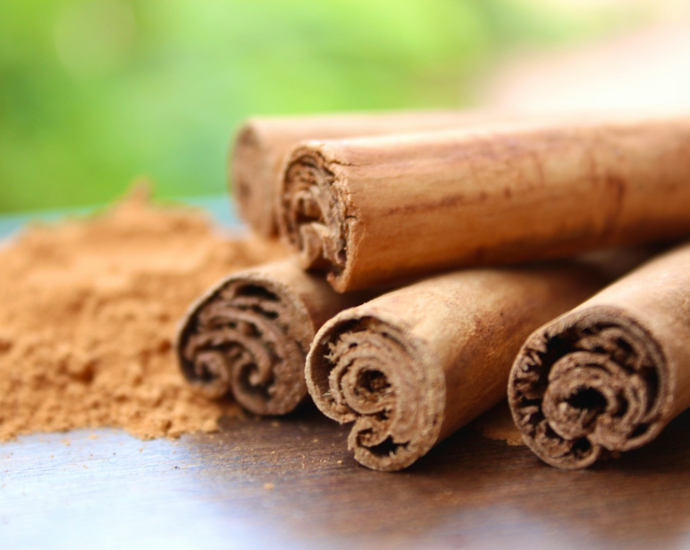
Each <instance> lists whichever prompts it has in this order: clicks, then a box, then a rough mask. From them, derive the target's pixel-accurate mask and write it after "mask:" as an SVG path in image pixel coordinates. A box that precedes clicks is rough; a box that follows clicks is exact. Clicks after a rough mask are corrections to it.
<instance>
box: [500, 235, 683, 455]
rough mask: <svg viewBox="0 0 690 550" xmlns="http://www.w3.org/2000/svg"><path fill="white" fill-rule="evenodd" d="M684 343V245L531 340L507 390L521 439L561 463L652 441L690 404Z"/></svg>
mask: <svg viewBox="0 0 690 550" xmlns="http://www.w3.org/2000/svg"><path fill="white" fill-rule="evenodd" d="M688 341H690V246H688V245H684V246H682V247H679V248H677V249H675V250H674V251H671V252H669V253H666V254H663V255H661V256H659V257H657V258H656V259H653V260H651V261H650V262H648V263H647V264H645V265H643V266H642V267H640V268H638V269H637V270H635V271H633V272H632V273H630V274H629V275H627V276H625V277H623V278H622V279H620V280H619V281H617V282H615V283H613V284H612V285H611V286H609V287H607V288H605V289H604V290H602V291H601V292H600V293H598V294H597V295H596V296H594V297H592V298H591V299H589V300H587V301H586V302H585V303H583V304H582V305H580V306H579V307H577V308H575V309H574V310H573V311H571V312H569V313H566V314H565V315H563V316H562V317H560V318H558V319H556V320H555V321H553V322H551V323H549V324H547V325H546V326H544V327H542V328H540V329H538V330H537V331H536V332H535V333H534V334H532V335H531V336H530V337H529V338H528V339H527V341H526V342H525V344H524V345H523V347H522V349H521V351H520V353H519V354H518V356H517V359H516V361H515V364H514V366H513V368H512V371H511V374H510V384H509V389H508V401H509V404H510V407H511V411H512V414H513V418H514V419H515V422H516V424H517V426H518V428H519V429H520V431H521V432H522V436H523V439H524V440H525V443H526V444H527V445H528V446H529V447H530V448H531V449H532V450H533V451H534V452H535V453H536V454H537V456H538V457H539V458H541V459H542V460H543V461H544V462H546V463H547V464H550V465H552V466H556V467H558V468H564V469H576V468H585V467H587V466H589V465H591V464H593V463H594V462H596V461H597V460H598V459H599V458H602V457H604V456H607V455H614V456H615V455H617V454H618V453H619V452H620V451H627V450H629V449H635V448H637V447H640V446H642V445H645V444H647V443H649V442H650V441H651V440H653V439H654V438H655V437H656V436H657V435H658V434H659V432H661V430H662V429H663V428H664V427H665V426H666V424H668V423H669V421H670V420H671V419H672V418H674V417H675V416H676V415H677V414H678V413H680V412H681V411H683V410H685V409H686V408H688V407H689V406H690V346H688Z"/></svg>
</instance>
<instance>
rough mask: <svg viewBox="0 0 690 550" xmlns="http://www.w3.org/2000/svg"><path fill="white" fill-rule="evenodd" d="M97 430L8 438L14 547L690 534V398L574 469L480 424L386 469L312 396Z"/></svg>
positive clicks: (472, 542)
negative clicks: (155, 431)
mask: <svg viewBox="0 0 690 550" xmlns="http://www.w3.org/2000/svg"><path fill="white" fill-rule="evenodd" d="M95 435H96V436H97V439H91V437H92V432H90V431H80V432H76V433H70V434H58V435H43V436H41V435H37V436H31V437H24V438H22V439H21V440H20V441H18V442H14V443H6V444H3V445H2V446H0V476H1V481H0V540H1V541H2V547H3V548H13V549H21V548H43V547H51V548H58V549H59V548H69V549H70V550H74V549H75V548H125V547H126V548H131V549H136V548H153V547H164V548H166V549H169V548H190V547H194V548H202V547H203V548H235V547H240V548H265V547H269V546H270V547H279V548H324V547H328V548H352V547H353V546H357V547H359V548H449V547H450V548H458V547H462V548H493V547H510V548H530V549H541V548H566V549H569V548H572V549H576V548H582V547H583V546H585V545H586V546H587V547H588V548H649V547H652V546H658V545H664V546H673V547H674V548H690V415H688V414H683V415H681V416H680V417H678V418H677V419H676V420H675V421H674V422H672V423H671V424H670V425H669V426H668V429H667V430H666V431H664V433H662V434H661V436H660V437H659V438H658V439H657V440H656V441H654V442H653V443H652V444H650V445H649V446H648V447H645V448H644V449H640V450H637V451H631V452H630V453H628V454H626V455H625V456H623V457H622V458H621V459H620V460H618V461H612V462H606V463H602V464H600V465H597V466H596V467H594V468H593V469H591V470H587V471H578V472H563V471H559V470H556V469H554V468H550V467H548V466H545V465H543V464H542V463H541V462H540V461H539V460H538V459H537V458H536V457H534V455H533V454H532V453H531V452H530V451H529V450H528V449H527V448H524V447H508V446H507V445H506V444H505V443H502V442H497V441H492V440H487V439H484V438H482V437H481V436H480V435H478V434H476V433H475V432H473V431H472V430H471V429H464V430H462V431H460V432H458V433H457V434H455V435H454V436H452V437H451V438H449V439H447V440H446V441H445V442H444V443H442V444H441V445H439V446H438V447H436V448H435V449H433V450H432V451H431V452H430V453H429V454H428V455H426V456H425V457H424V458H422V459H421V460H420V461H419V462H417V463H416V464H415V465H413V466H412V467H411V468H410V469H408V470H406V471H405V472H402V473H396V474H390V473H381V472H374V471H370V470H367V469H365V468H362V467H361V466H358V465H357V464H356V463H355V462H354V460H353V459H352V458H351V457H350V456H349V454H348V453H347V451H346V450H345V440H346V438H347V430H346V429H345V428H342V427H339V426H337V425H335V424H334V423H333V422H332V421H330V420H327V419H325V418H323V417H321V416H320V415H319V414H317V413H316V411H314V410H313V409H310V408H307V409H302V410H300V411H299V413H298V414H294V415H292V416H290V417H286V418H283V419H281V420H280V421H273V422H272V421H267V420H255V419H252V418H246V419H234V420H232V421H228V422H227V423H226V425H225V426H224V429H223V431H222V432H221V433H219V434H216V435H198V436H186V437H183V438H182V439H181V440H180V441H179V442H175V441H168V440H156V441H151V442H146V443H142V442H141V441H138V440H135V439H133V438H131V437H129V436H127V435H125V434H123V433H122V432H119V431H110V430H99V431H98V432H95ZM63 441H64V442H69V445H66V444H64V443H63Z"/></svg>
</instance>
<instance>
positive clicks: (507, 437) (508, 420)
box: [470, 401, 525, 447]
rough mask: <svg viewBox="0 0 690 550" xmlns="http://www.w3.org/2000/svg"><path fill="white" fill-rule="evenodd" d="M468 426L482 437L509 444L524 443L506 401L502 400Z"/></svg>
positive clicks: (517, 444)
mask: <svg viewBox="0 0 690 550" xmlns="http://www.w3.org/2000/svg"><path fill="white" fill-rule="evenodd" d="M470 427H471V428H472V429H473V430H475V431H477V432H479V433H480V434H482V435H483V436H484V437H488V438H489V439H494V440H497V441H505V442H506V443H507V444H508V445H510V446H515V447H517V446H519V445H524V444H525V442H524V441H523V440H522V434H521V433H520V430H518V428H517V426H516V425H515V422H514V421H513V417H512V415H511V414H510V409H509V408H508V403H507V402H506V401H502V402H501V403H499V404H498V405H496V406H495V407H494V408H493V409H490V410H489V411H487V412H485V413H484V414H483V415H481V416H480V417H479V418H477V419H476V420H475V421H474V422H472V424H470Z"/></svg>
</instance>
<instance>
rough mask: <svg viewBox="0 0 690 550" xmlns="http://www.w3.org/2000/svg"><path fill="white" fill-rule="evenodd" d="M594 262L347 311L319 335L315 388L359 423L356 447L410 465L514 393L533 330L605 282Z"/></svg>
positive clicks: (475, 279) (311, 376) (442, 280)
mask: <svg viewBox="0 0 690 550" xmlns="http://www.w3.org/2000/svg"><path fill="white" fill-rule="evenodd" d="M603 273H604V272H603V271H602V270H600V269H599V267H598V265H597V264H596V263H595V264H587V265H586V264H584V263H583V264H575V263H567V264H561V265H545V266H540V267H530V268H511V269H508V268H505V269H501V268H496V269H478V270H471V271H461V272H455V273H451V274H446V275H440V276H436V277H433V278H430V279H426V280H424V281H421V282H419V283H416V284H413V285H410V286H407V287H404V288H401V289H398V290H395V291H393V292H390V293H388V294H384V295H382V296H380V297H378V298H375V299H374V300H372V301H370V302H368V303H366V304H363V305H361V306H358V307H355V308H352V309H349V310H345V311H343V312H342V313H339V314H338V315H336V316H335V317H334V318H333V319H332V320H330V321H328V322H327V323H326V324H325V325H324V326H323V327H322V328H321V329H320V330H319V332H318V333H317V335H316V337H315V339H314V342H313V344H312V347H311V350H310V352H309V355H308V357H307V367H306V378H307V386H308V388H309V393H310V394H311V396H312V398H313V399H314V402H315V403H316V405H317V406H318V407H319V409H320V410H321V411H322V412H323V413H324V414H326V416H328V417H330V418H332V419H334V420H337V421H338V422H340V423H349V422H354V426H353V428H352V431H351V433H350V436H349V438H348V447H349V449H350V450H351V451H353V452H354V457H355V459H356V460H357V461H358V462H360V463H361V464H363V465H364V466H367V467H369V468H373V469H376V470H400V469H402V468H405V467H407V466H409V465H410V464H412V463H413V462H415V461H416V460H417V459H418V458H419V457H421V456H423V455H424V454H426V453H427V452H428V451H429V450H430V449H431V448H432V447H433V446H434V445H435V444H436V443H438V442H439V441H440V440H442V439H443V438H445V437H446V436H448V435H449V434H451V433H453V432H454V431H456V430H458V429H459V428H460V427H462V426H464V425H465V424H466V423H468V422H469V421H470V420H472V419H473V418H475V417H477V416H479V415H480V414H481V413H482V412H484V411H486V410H488V409H489V408H490V407H492V406H493V405H495V404H496V403H497V402H498V401H499V400H501V399H502V398H504V397H505V394H506V386H507V382H508V373H509V371H510V367H511V364H512V361H513V359H514V357H515V354H516V353H517V351H518V349H519V347H520V344H521V342H522V341H523V340H524V338H525V336H526V335H527V334H529V333H530V331H532V330H534V327H536V326H539V325H540V324H541V323H543V322H544V321H545V320H548V319H551V318H553V316H555V315H558V314H559V313H561V312H563V311H564V310H566V309H568V308H569V307H572V305H573V304H576V303H578V301H581V300H582V299H583V298H584V297H586V296H590V295H591V294H592V293H594V292H595V291H596V290H597V289H598V288H601V286H603V284H605V282H606V280H607V279H606V275H603Z"/></svg>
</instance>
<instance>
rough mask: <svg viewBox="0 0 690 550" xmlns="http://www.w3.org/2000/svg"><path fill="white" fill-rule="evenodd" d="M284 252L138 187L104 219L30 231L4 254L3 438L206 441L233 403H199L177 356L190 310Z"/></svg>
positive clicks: (0, 263)
mask: <svg viewBox="0 0 690 550" xmlns="http://www.w3.org/2000/svg"><path fill="white" fill-rule="evenodd" d="M283 254H284V252H283V250H282V248H279V247H278V245H275V244H271V243H266V242H263V241H258V240H253V239H235V240H228V239H227V238H225V237H224V236H223V235H221V234H220V233H219V232H217V230H216V229H214V228H213V226H212V224H211V223H209V220H208V219H207V218H206V217H205V216H204V215H203V214H202V213H200V212H198V211H194V210H191V209H188V208H183V207H165V208H163V207H154V206H152V205H151V204H150V202H149V200H148V194H147V192H146V191H145V190H142V189H137V190H136V191H135V192H134V193H132V194H131V195H130V196H129V197H128V198H127V199H125V200H124V201H123V202H121V203H119V204H117V205H115V206H114V207H112V208H111V209H109V210H108V211H106V212H104V213H102V214H100V215H98V216H92V217H90V218H86V219H78V220H71V221H67V222H62V223H60V224H58V225H40V226H38V225H37V226H33V227H31V228H29V229H28V230H26V231H25V232H24V233H23V234H21V235H20V236H18V237H17V238H15V239H14V240H12V241H10V242H8V243H6V246H3V247H1V248H0V304H1V306H0V440H7V439H11V438H13V437H15V436H16V435H18V434H24V433H31V432H39V431H59V430H68V429H71V428H80V427H99V426H113V427H121V428H124V429H125V430H127V431H128V432H130V433H132V434H134V435H136V436H138V437H141V438H144V439H147V438H153V437H160V436H173V437H175V436H178V435H180V434H182V433H185V432H191V431H198V430H203V431H213V430H215V429H216V427H217V420H218V419H219V417H220V416H221V415H223V414H239V408H237V406H236V405H235V404H233V403H231V402H227V403H222V402H212V401H209V400H207V399H204V398H203V397H200V396H197V395H196V394H195V393H194V392H193V390H192V389H190V387H189V385H188V384H187V383H186V382H185V381H184V379H183V378H182V375H181V374H180V372H179V369H178V367H177V364H176V362H175V358H174V355H173V351H172V338H173V337H174V334H175V329H176V325H177V323H178V321H179V319H180V317H181V316H182V315H183V314H184V312H185V310H186V309H187V308H188V307H189V305H190V303H191V302H192V301H193V300H194V299H195V298H196V297H197V296H199V294H200V293H202V292H203V291H204V290H205V289H206V288H207V287H209V286H210V285H211V284H213V283H214V282H216V281H217V280H219V279H220V278H221V277H223V276H225V275H227V274H228V273H230V272H232V271H233V270H235V269H239V268H244V267H247V266H250V265H254V264H257V263H261V262H264V261H266V260H268V259H272V258H276V257H280V256H282V255H283Z"/></svg>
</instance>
